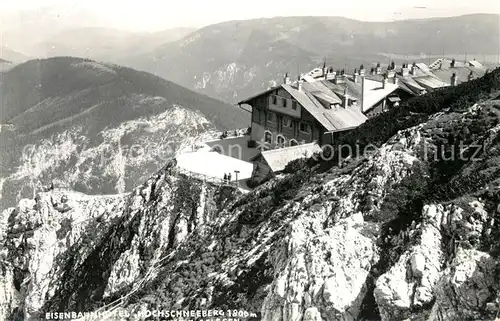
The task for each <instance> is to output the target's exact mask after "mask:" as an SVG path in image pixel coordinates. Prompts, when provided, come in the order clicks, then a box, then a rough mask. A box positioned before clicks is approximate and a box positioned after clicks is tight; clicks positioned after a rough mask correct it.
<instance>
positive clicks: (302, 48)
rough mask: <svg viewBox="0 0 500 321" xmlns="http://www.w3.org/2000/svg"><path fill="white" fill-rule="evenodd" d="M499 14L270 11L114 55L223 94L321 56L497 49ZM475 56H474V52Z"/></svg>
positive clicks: (353, 62) (262, 84) (255, 86)
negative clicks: (361, 16)
mask: <svg viewBox="0 0 500 321" xmlns="http://www.w3.org/2000/svg"><path fill="white" fill-rule="evenodd" d="M499 19H500V16H499V15H492V14H474V15H467V16H460V17H452V18H433V19H423V20H405V21H394V22H362V21H357V20H351V19H346V18H340V17H286V18H283V17H278V18H270V19H256V20H245V21H230V22H224V23H220V24H215V25H211V26H208V27H205V28H202V29H200V30H198V31H196V32H194V33H192V34H190V35H189V36H187V37H186V38H184V39H182V40H179V41H174V42H170V43H167V44H165V45H163V46H160V47H158V48H157V49H155V50H154V51H152V52H150V53H148V54H144V55H139V56H136V57H131V58H127V59H126V60H120V63H122V64H125V65H129V66H133V67H134V68H137V69H141V70H146V71H149V72H152V73H155V74H157V75H159V76H162V77H164V78H166V79H170V80H173V81H175V82H177V83H179V84H182V85H183V86H186V87H188V88H193V89H196V90H198V91H200V92H203V93H206V94H208V95H210V96H214V97H218V98H221V99H223V100H226V101H228V102H235V101H236V100H238V99H241V98H244V97H247V96H250V95H252V94H254V93H256V92H258V91H260V90H263V89H266V88H268V87H269V86H271V85H273V84H274V83H275V81H281V79H282V77H283V75H284V73H285V72H289V73H290V74H291V75H292V77H296V76H297V72H298V71H299V70H300V72H307V71H309V70H310V69H312V68H314V67H317V66H318V65H320V64H322V62H323V60H324V59H325V57H326V61H327V64H329V65H333V66H334V67H335V68H344V67H349V68H355V67H359V65H360V64H361V63H365V65H366V64H369V63H376V62H377V61H380V62H384V63H388V62H389V61H390V60H391V58H393V57H390V56H391V55H392V56H395V58H394V59H396V60H397V61H403V60H405V59H407V58H408V59H422V58H423V57H428V56H429V55H434V56H436V55H442V53H445V54H459V55H460V57H463V56H464V54H465V53H466V52H468V53H469V54H492V55H495V56H496V55H497V54H498V50H499V49H498V48H499V37H498V30H499V21H500V20H499ZM477 58H478V59H479V58H482V57H477Z"/></svg>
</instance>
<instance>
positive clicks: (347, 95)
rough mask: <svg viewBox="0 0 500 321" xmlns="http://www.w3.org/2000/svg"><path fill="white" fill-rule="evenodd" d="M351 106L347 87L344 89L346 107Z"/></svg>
mask: <svg viewBox="0 0 500 321" xmlns="http://www.w3.org/2000/svg"><path fill="white" fill-rule="evenodd" d="M348 106H349V94H348V93H347V87H345V89H344V105H343V107H344V108H347V107H348Z"/></svg>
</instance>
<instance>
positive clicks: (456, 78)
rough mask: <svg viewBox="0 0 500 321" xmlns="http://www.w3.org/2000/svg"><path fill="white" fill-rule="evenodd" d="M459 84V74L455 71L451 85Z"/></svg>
mask: <svg viewBox="0 0 500 321" xmlns="http://www.w3.org/2000/svg"><path fill="white" fill-rule="evenodd" d="M457 84H458V77H457V74H456V73H453V75H451V85H452V86H456V85H457Z"/></svg>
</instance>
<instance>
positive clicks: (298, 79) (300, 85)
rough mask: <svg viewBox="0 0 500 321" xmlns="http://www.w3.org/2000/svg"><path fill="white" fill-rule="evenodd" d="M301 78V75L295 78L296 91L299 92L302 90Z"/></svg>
mask: <svg viewBox="0 0 500 321" xmlns="http://www.w3.org/2000/svg"><path fill="white" fill-rule="evenodd" d="M302 76H303V75H299V76H298V77H297V90H298V91H301V90H302Z"/></svg>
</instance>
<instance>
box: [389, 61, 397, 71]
mask: <svg viewBox="0 0 500 321" xmlns="http://www.w3.org/2000/svg"><path fill="white" fill-rule="evenodd" d="M389 69H390V70H395V69H396V64H395V63H394V61H391V64H390V66H389Z"/></svg>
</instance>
